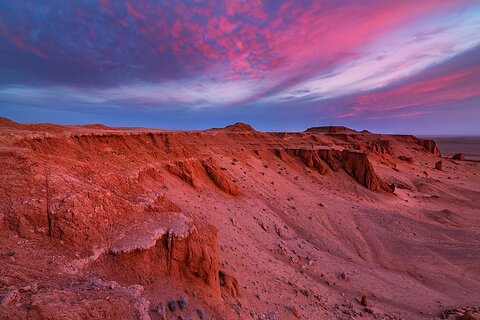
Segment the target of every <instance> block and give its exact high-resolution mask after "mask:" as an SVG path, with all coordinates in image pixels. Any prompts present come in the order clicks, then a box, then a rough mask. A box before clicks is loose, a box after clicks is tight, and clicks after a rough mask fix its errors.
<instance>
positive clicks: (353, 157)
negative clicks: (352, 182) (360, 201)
mask: <svg viewBox="0 0 480 320" xmlns="http://www.w3.org/2000/svg"><path fill="white" fill-rule="evenodd" d="M338 156H339V158H340V159H341V163H342V166H343V169H344V170H345V171H346V172H347V173H348V174H349V175H351V176H352V177H354V178H355V179H356V180H357V181H358V182H359V183H360V184H362V185H363V186H365V187H366V188H367V189H369V190H372V191H380V190H384V191H387V192H393V191H395V187H394V186H393V185H389V184H387V183H386V182H385V181H383V180H382V179H380V178H379V177H378V176H377V174H376V173H375V171H374V169H373V166H372V164H371V163H370V161H369V159H368V155H367V154H366V153H365V152H358V151H351V150H343V151H342V152H341V154H338Z"/></svg>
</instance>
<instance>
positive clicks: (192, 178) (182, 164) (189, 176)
mask: <svg viewBox="0 0 480 320" xmlns="http://www.w3.org/2000/svg"><path fill="white" fill-rule="evenodd" d="M165 168H166V169H167V170H168V172H170V173H171V174H173V175H176V176H177V177H179V178H180V179H182V180H183V181H185V182H186V183H188V184H189V185H191V186H192V187H194V188H197V187H198V183H197V179H198V178H197V174H196V172H197V171H198V168H196V166H195V163H194V162H193V161H190V160H184V161H175V162H174V163H167V164H166V165H165Z"/></svg>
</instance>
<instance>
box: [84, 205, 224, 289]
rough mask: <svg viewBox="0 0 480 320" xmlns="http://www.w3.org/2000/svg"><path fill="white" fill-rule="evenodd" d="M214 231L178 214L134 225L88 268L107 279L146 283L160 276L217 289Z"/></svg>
mask: <svg viewBox="0 0 480 320" xmlns="http://www.w3.org/2000/svg"><path fill="white" fill-rule="evenodd" d="M217 246H218V243H217V231H216V229H215V227H213V226H212V225H209V224H206V223H201V222H199V221H195V220H194V219H193V218H189V217H187V216H186V215H185V214H182V213H164V214H161V215H160V216H156V217H151V218H149V219H145V220H144V221H142V222H137V224H135V225H134V226H132V227H131V228H128V229H125V230H124V231H122V232H120V237H119V238H118V240H116V241H115V242H114V243H112V245H111V246H110V247H109V248H108V250H106V252H105V253H104V255H102V256H101V257H100V259H99V260H98V261H96V262H95V264H94V266H93V267H92V268H93V269H94V270H97V271H98V272H99V273H100V274H102V275H103V276H105V277H106V278H110V279H118V280H120V281H122V282H125V283H140V284H148V283H152V282H155V280H156V279H157V278H159V277H162V276H164V277H165V276H168V277H169V278H170V279H172V280H173V279H176V280H178V281H188V282H191V283H192V284H193V283H195V282H197V283H200V284H202V285H206V286H208V287H209V288H211V289H213V290H214V291H216V292H218V290H219V279H218V257H219V252H218V248H217Z"/></svg>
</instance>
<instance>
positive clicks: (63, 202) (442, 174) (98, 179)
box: [0, 118, 480, 320]
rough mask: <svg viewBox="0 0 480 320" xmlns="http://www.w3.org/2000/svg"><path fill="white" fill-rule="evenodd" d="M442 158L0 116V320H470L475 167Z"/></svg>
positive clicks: (432, 150)
mask: <svg viewBox="0 0 480 320" xmlns="http://www.w3.org/2000/svg"><path fill="white" fill-rule="evenodd" d="M439 156H440V152H439V151H438V148H437V147H436V145H435V143H434V142H433V141H428V140H422V139H419V138H416V137H414V136H408V135H380V134H372V133H369V132H365V131H362V132H357V131H354V130H349V129H347V128H341V127H331V128H330V127H328V128H311V129H309V130H307V131H305V132H299V133H292V132H281V133H273V132H272V133H264V132H258V131H255V130H254V129H253V128H251V127H250V126H248V125H246V124H241V123H237V124H235V125H233V126H229V127H227V128H224V129H211V130H205V131H165V130H151V129H149V130H147V129H126V128H110V127H106V126H103V125H88V126H57V125H52V124H18V123H15V122H13V121H10V120H8V119H4V118H0V165H1V168H2V170H1V172H0V185H1V186H2V192H0V319H103V318H108V319H144V320H148V319H151V320H156V319H182V318H183V319H297V318H298V317H300V316H301V318H302V319H344V318H345V319H346V318H352V317H360V314H361V315H362V317H363V318H365V319H369V318H372V319H373V318H377V319H383V318H385V319H431V318H435V317H438V316H439V315H440V314H442V313H443V314H445V315H446V316H448V317H450V316H451V315H453V314H454V313H453V311H452V312H450V311H449V310H453V309H455V310H457V309H458V310H467V309H466V308H467V306H470V307H468V308H470V309H468V312H469V313H473V314H475V313H474V310H476V309H474V308H475V303H477V302H478V299H479V298H480V297H479V295H478V292H480V285H479V283H480V274H479V272H478V270H480V264H479V261H478V259H476V257H478V256H479V255H480V251H479V246H478V243H477V242H478V241H477V239H479V237H480V221H479V220H478V205H477V202H478V201H477V200H478V196H479V194H480V182H479V179H476V177H478V176H480V165H479V164H478V163H477V162H475V161H468V162H455V161H452V160H449V159H442V160H440V159H438V157H439ZM440 161H441V162H442V168H441V169H444V170H435V169H434V165H433V164H435V163H438V162H440ZM395 187H396V188H395ZM339 275H340V276H339ZM347 275H348V276H347ZM362 295H364V296H365V297H366V299H367V300H366V301H368V303H367V304H368V305H367V306H362V303H361V302H362V301H361V297H362ZM437 301H440V302H437ZM450 306H458V307H455V308H454V307H450ZM472 306H473V307H472ZM367 309H368V310H367ZM455 314H456V313H455Z"/></svg>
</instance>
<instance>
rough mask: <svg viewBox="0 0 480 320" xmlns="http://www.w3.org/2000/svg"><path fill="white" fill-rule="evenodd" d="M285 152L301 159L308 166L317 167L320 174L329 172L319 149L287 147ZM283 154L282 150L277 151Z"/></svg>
mask: <svg viewBox="0 0 480 320" xmlns="http://www.w3.org/2000/svg"><path fill="white" fill-rule="evenodd" d="M285 152H286V153H287V154H289V155H291V156H292V157H296V158H298V159H300V160H301V161H302V162H303V163H304V164H305V165H306V166H307V167H308V168H311V169H317V170H318V172H319V173H320V174H322V175H323V174H326V173H327V172H328V166H327V165H326V164H325V162H323V161H322V159H321V158H320V156H319V153H318V151H316V150H308V149H286V150H285ZM277 154H280V155H281V152H280V153H279V152H277Z"/></svg>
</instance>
